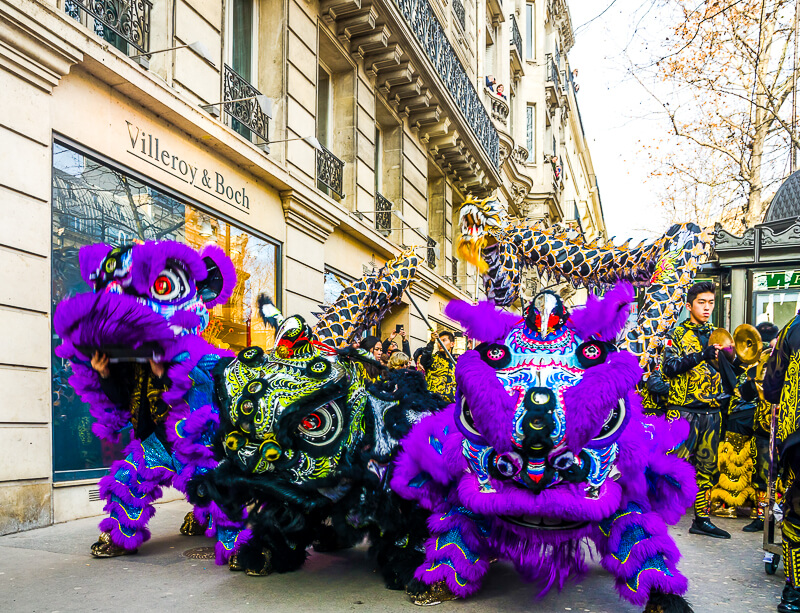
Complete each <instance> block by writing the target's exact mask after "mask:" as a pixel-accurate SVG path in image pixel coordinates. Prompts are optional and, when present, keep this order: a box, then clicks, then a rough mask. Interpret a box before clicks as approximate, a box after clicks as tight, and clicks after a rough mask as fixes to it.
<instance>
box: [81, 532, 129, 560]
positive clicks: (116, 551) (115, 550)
mask: <svg viewBox="0 0 800 613" xmlns="http://www.w3.org/2000/svg"><path fill="white" fill-rule="evenodd" d="M137 551H139V550H138V549H125V548H124V547H120V546H119V545H115V544H114V543H113V542H112V541H111V533H110V532H101V533H100V538H99V539H97V542H96V543H95V544H94V545H92V555H93V556H94V557H95V558H116V557H117V556H127V555H131V554H134V553H136V552H137Z"/></svg>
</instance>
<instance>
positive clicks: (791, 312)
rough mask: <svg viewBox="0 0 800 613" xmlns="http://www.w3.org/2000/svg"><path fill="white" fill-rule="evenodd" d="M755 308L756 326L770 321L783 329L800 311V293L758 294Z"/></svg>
mask: <svg viewBox="0 0 800 613" xmlns="http://www.w3.org/2000/svg"><path fill="white" fill-rule="evenodd" d="M754 306H755V325H758V324H760V323H762V322H764V321H769V322H772V323H774V324H775V325H776V326H778V327H779V328H781V329H783V327H784V326H785V325H786V324H788V323H789V322H790V321H791V320H792V319H794V316H795V315H796V314H797V312H798V310H800V291H797V290H795V291H787V292H780V291H778V292H769V293H766V292H765V293H758V294H755V305H754Z"/></svg>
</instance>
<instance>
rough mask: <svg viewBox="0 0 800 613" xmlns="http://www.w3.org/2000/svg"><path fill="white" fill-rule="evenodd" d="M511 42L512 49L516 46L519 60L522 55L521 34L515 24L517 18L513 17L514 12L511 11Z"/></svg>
mask: <svg viewBox="0 0 800 613" xmlns="http://www.w3.org/2000/svg"><path fill="white" fill-rule="evenodd" d="M511 44H512V45H513V47H512V48H511V49H512V50H513V49H514V48H516V50H517V55H518V56H519V59H520V60H521V59H522V58H523V57H524V55H523V54H522V34H520V33H519V26H518V25H517V19H516V17H514V13H511Z"/></svg>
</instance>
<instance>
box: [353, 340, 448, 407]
mask: <svg viewBox="0 0 800 613" xmlns="http://www.w3.org/2000/svg"><path fill="white" fill-rule="evenodd" d="M398 336H399V337H400V341H399V343H400V344H398V341H397V337H398ZM455 342H456V337H455V334H453V333H452V332H450V331H449V330H443V331H441V332H438V333H437V332H431V337H430V341H429V342H428V344H427V345H425V346H423V347H420V348H418V349H417V350H416V351H414V353H413V357H412V353H411V348H410V345H409V342H408V338H407V336H406V331H405V328H404V327H402V326H397V327H396V328H395V330H393V331H392V332H390V333H389V335H388V336H387V337H386V338H385V339H384V340H383V341H381V339H380V338H378V337H377V336H366V337H364V338H363V339H361V340H360V341H354V342H353V345H352V346H353V348H357V349H361V350H363V351H366V352H367V353H369V354H370V355H371V356H372V357H373V358H374V359H375V361H377V362H380V363H381V365H382V366H383V367H384V368H387V369H389V370H397V369H401V368H408V369H411V370H416V371H419V372H421V373H422V374H424V375H425V381H426V383H427V385H428V389H429V390H430V391H432V392H436V393H439V394H441V395H442V396H444V397H445V398H447V399H448V400H449V401H450V402H453V401H454V399H455V389H456V379H455V369H456V363H455V357H454V356H453V353H452V351H453V348H454V346H455ZM363 374H364V376H365V377H366V378H367V379H369V380H370V381H376V380H378V378H380V376H381V369H380V368H378V367H377V366H372V365H369V364H367V365H365V366H364V373H363Z"/></svg>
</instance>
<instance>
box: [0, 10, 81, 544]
mask: <svg viewBox="0 0 800 613" xmlns="http://www.w3.org/2000/svg"><path fill="white" fill-rule="evenodd" d="M47 12H48V10H47V9H46V8H43V7H41V6H39V5H37V4H34V3H30V2H23V3H20V1H19V0H14V1H13V2H7V1H6V0H0V108H2V109H3V113H2V116H0V219H1V220H2V223H0V399H2V400H0V448H1V449H3V461H2V462H0V534H7V533H10V532H16V531H19V530H25V529H28V528H35V527H39V526H44V525H47V524H50V523H52V508H51V506H52V505H51V491H52V474H53V468H52V466H53V462H52V453H51V449H52V444H51V439H52V435H51V424H52V409H51V397H50V395H51V389H50V345H51V333H50V300H51V297H50V243H51V235H52V229H51V222H50V197H51V186H50V174H51V165H52V151H51V143H52V127H51V115H52V113H51V105H52V103H53V99H52V93H53V88H55V87H56V86H57V85H58V83H59V80H60V79H61V78H62V77H63V76H65V75H66V74H67V73H68V72H69V70H70V67H71V66H72V65H73V64H75V63H77V62H79V61H81V60H82V57H83V56H82V54H81V52H80V50H79V49H77V48H76V47H74V46H72V45H70V44H69V43H67V42H66V41H65V40H64V39H63V37H62V36H60V35H59V33H58V32H56V31H54V30H52V29H50V28H48V27H47V26H46V25H45V23H46V22H47V21H45V22H43V15H45V14H46V13H47Z"/></svg>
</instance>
